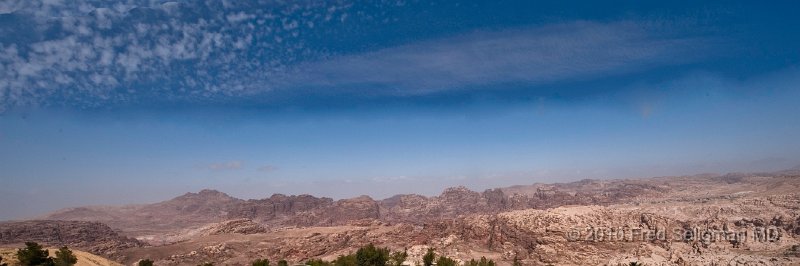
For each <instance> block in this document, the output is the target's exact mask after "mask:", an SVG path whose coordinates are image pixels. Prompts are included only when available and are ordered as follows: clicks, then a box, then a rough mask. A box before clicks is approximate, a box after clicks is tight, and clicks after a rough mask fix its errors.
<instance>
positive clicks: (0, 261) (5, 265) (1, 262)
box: [0, 256, 8, 266]
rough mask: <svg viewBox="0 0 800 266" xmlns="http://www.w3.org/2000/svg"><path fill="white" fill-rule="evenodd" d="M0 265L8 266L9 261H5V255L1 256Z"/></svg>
mask: <svg viewBox="0 0 800 266" xmlns="http://www.w3.org/2000/svg"><path fill="white" fill-rule="evenodd" d="M0 266H8V263H3V256H0Z"/></svg>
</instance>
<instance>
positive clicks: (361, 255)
mask: <svg viewBox="0 0 800 266" xmlns="http://www.w3.org/2000/svg"><path fill="white" fill-rule="evenodd" d="M387 260H389V250H388V249H386V248H377V247H375V245H373V244H369V245H367V246H365V247H361V248H359V249H358V251H356V263H357V265H358V266H385V265H386V261H387Z"/></svg>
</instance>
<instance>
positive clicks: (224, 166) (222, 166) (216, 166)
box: [207, 161, 244, 171]
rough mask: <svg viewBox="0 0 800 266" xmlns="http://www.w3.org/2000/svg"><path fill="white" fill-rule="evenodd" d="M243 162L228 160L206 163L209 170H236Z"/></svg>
mask: <svg viewBox="0 0 800 266" xmlns="http://www.w3.org/2000/svg"><path fill="white" fill-rule="evenodd" d="M243 165H244V163H243V162H242V161H229V162H220V163H211V164H208V166H207V168H208V169H209V170H214V171H217V170H236V169H241V168H242V166H243Z"/></svg>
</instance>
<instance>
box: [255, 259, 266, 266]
mask: <svg viewBox="0 0 800 266" xmlns="http://www.w3.org/2000/svg"><path fill="white" fill-rule="evenodd" d="M252 265H253V266H269V260H268V259H260V260H254V261H253V263H252Z"/></svg>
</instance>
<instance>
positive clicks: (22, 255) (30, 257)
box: [17, 242, 53, 266]
mask: <svg viewBox="0 0 800 266" xmlns="http://www.w3.org/2000/svg"><path fill="white" fill-rule="evenodd" d="M48 255H49V253H48V250H46V249H43V248H42V246H41V245H39V244H37V243H36V242H25V248H21V249H18V250H17V259H18V260H19V263H20V264H21V265H25V266H36V265H46V266H50V265H53V259H52V258H49V257H48Z"/></svg>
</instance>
